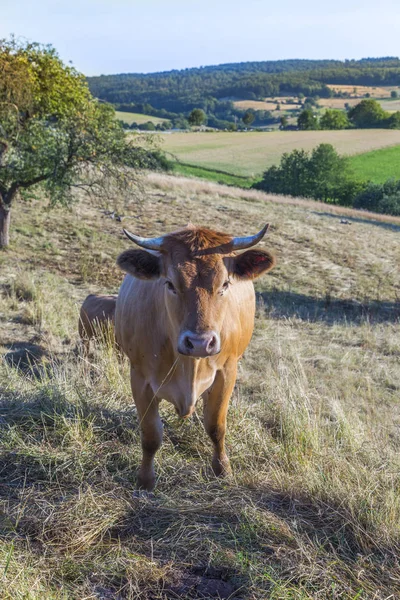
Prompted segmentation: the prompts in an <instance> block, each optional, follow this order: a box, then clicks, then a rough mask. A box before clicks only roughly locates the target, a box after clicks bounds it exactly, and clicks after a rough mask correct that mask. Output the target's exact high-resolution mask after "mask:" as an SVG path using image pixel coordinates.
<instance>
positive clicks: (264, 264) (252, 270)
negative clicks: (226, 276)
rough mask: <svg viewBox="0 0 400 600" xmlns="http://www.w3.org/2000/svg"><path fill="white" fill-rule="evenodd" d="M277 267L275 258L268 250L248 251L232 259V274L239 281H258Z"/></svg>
mask: <svg viewBox="0 0 400 600" xmlns="http://www.w3.org/2000/svg"><path fill="white" fill-rule="evenodd" d="M274 266H275V258H274V257H273V256H272V254H270V253H269V252H267V251H266V250H247V252H243V254H238V256H235V257H234V258H232V273H233V275H234V276H236V277H237V278H238V279H256V277H259V276H260V275H262V274H263V273H267V271H270V270H271V269H273V267H274Z"/></svg>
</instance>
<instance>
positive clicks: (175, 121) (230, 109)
mask: <svg viewBox="0 0 400 600" xmlns="http://www.w3.org/2000/svg"><path fill="white" fill-rule="evenodd" d="M114 106H115V109H116V110H118V111H123V112H131V113H132V112H133V113H140V114H145V115H150V116H152V117H159V118H160V119H165V122H167V121H168V122H169V123H170V124H171V126H172V128H173V129H188V128H189V127H190V123H189V113H188V112H183V113H174V112H171V111H167V110H165V109H164V108H161V109H157V108H154V106H151V104H148V103H138V104H135V103H131V104H116V105H114ZM193 110H202V111H203V112H204V114H205V116H206V118H205V120H204V124H206V125H208V126H209V127H214V128H216V129H236V128H237V126H236V124H239V126H240V124H241V122H242V120H243V117H245V115H246V113H249V112H251V114H252V117H253V118H252V120H251V124H252V125H253V126H255V127H258V126H260V127H261V126H266V125H272V124H273V123H278V122H279V118H278V117H277V116H274V115H273V114H272V112H271V111H269V110H250V111H248V110H243V109H239V108H236V107H235V105H234V103H233V102H232V101H230V100H226V101H219V100H216V99H215V98H211V99H210V98H209V99H205V100H201V101H199V103H198V104H197V105H196V106H195V108H194V109H192V111H193ZM190 112H191V111H190ZM245 120H246V119H245ZM124 127H126V128H128V127H129V126H128V125H126V124H125V125H124ZM130 127H131V128H132V129H144V127H143V126H140V125H138V124H137V123H132V125H131V126H130ZM167 128H169V126H168V127H167ZM156 129H159V130H163V129H165V127H164V126H163V125H160V126H158V127H156Z"/></svg>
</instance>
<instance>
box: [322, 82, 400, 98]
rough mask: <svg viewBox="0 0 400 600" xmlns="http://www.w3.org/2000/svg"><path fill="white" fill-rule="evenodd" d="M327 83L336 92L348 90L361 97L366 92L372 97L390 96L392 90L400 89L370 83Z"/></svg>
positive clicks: (349, 92) (352, 94)
mask: <svg viewBox="0 0 400 600" xmlns="http://www.w3.org/2000/svg"><path fill="white" fill-rule="evenodd" d="M327 85H328V87H329V88H331V90H333V91H334V92H347V93H348V94H350V95H351V96H358V97H359V98H360V97H362V96H364V95H365V94H370V95H371V98H390V92H391V91H392V90H396V91H398V89H399V88H398V87H396V86H380V87H373V86H370V85H341V84H336V83H332V84H329V83H328V84H327Z"/></svg>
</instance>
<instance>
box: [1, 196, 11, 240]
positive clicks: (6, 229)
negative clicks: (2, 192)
mask: <svg viewBox="0 0 400 600" xmlns="http://www.w3.org/2000/svg"><path fill="white" fill-rule="evenodd" d="M10 217H11V209H10V207H9V206H4V204H1V203H0V248H6V247H7V246H8V244H9V243H10Z"/></svg>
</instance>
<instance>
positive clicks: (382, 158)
mask: <svg viewBox="0 0 400 600" xmlns="http://www.w3.org/2000/svg"><path fill="white" fill-rule="evenodd" d="M350 162H351V166H352V168H353V170H354V172H355V174H356V175H357V176H358V177H359V178H360V179H363V180H367V179H371V181H374V182H375V183H383V182H384V181H386V180H387V179H389V178H390V177H394V178H395V179H400V146H391V147H389V148H382V149H381V150H373V151H372V152H366V153H364V154H358V155H356V156H352V157H351V158H350Z"/></svg>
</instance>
